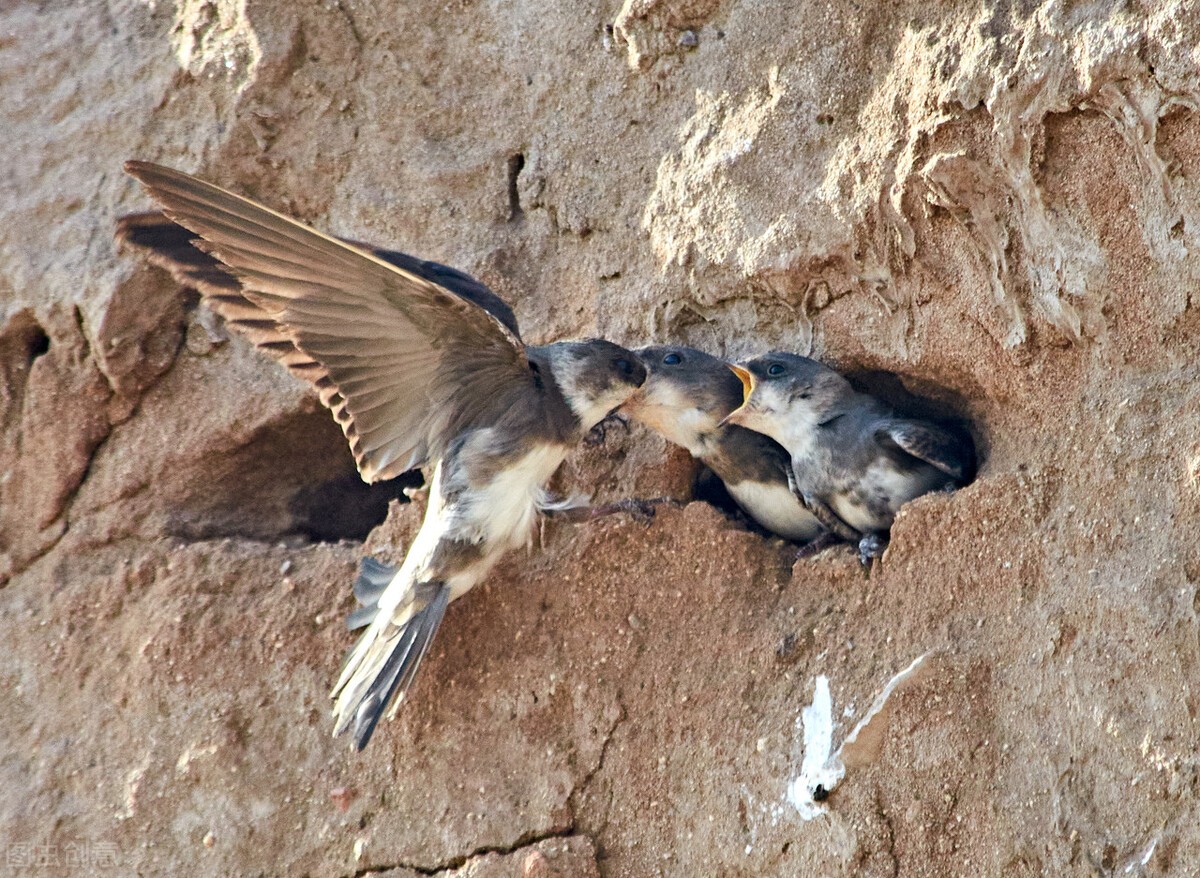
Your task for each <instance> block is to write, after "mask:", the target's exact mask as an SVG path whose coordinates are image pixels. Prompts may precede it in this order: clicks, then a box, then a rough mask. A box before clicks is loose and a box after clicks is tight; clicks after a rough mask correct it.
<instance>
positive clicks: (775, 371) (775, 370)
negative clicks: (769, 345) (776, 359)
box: [767, 363, 783, 376]
mask: <svg viewBox="0 0 1200 878" xmlns="http://www.w3.org/2000/svg"><path fill="white" fill-rule="evenodd" d="M767 374H768V375H771V376H775V375H782V374H783V366H781V365H779V364H778V363H772V364H771V368H769V369H767Z"/></svg>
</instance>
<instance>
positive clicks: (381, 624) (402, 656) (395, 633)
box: [331, 564, 450, 750]
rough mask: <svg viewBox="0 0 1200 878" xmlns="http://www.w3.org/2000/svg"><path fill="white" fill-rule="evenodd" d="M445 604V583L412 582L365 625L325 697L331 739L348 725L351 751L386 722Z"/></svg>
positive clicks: (426, 648) (447, 591)
mask: <svg viewBox="0 0 1200 878" xmlns="http://www.w3.org/2000/svg"><path fill="white" fill-rule="evenodd" d="M365 566H366V565H365V564H364V568H365ZM380 566H382V565H380ZM449 603H450V588H449V586H447V585H446V584H445V583H442V582H422V583H417V584H416V585H415V586H414V587H413V588H412V590H411V592H410V595H409V597H408V599H407V600H406V601H405V603H404V605H403V606H401V607H398V608H397V609H396V610H395V611H393V612H392V613H390V614H389V615H388V616H387V617H383V618H376V619H375V620H374V621H373V622H372V623H371V625H370V627H369V628H368V629H367V630H366V631H365V632H364V633H363V635H362V637H360V638H359V640H358V643H356V644H355V645H354V648H353V649H351V650H350V653H349V654H348V655H347V656H346V663H345V665H344V666H343V668H342V673H341V677H340V678H339V679H338V682H337V685H336V686H335V687H334V689H333V692H332V693H331V695H332V697H333V698H335V699H336V701H335V703H334V708H333V715H334V718H335V720H336V726H335V728H334V735H335V736H336V735H340V734H342V733H344V732H346V731H347V730H349V729H350V727H351V726H353V734H354V746H355V749H357V750H362V749H363V748H364V747H365V746H367V742H368V741H370V740H371V734H372V733H373V732H374V731H375V726H376V725H378V723H379V720H380V718H381V717H382V716H383V714H384V712H385V711H387V712H388V716H389V717H390V716H391V715H393V714H394V713H395V710H396V708H398V707H399V705H400V702H401V701H402V700H403V699H404V696H405V694H406V693H407V692H408V689H409V687H410V686H411V685H412V682H413V679H414V677H415V676H416V673H417V668H418V667H419V666H420V664H421V660H422V659H423V658H424V657H425V654H426V653H427V652H428V651H429V644H430V643H431V642H432V641H433V636H434V635H435V634H436V633H437V630H438V627H439V626H440V625H441V624H442V619H443V618H444V617H445V615H446V607H447V605H448V604H449ZM389 704H392V705H393V706H392V709H391V710H390V711H388V705H389Z"/></svg>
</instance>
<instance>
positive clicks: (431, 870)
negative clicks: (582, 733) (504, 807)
mask: <svg viewBox="0 0 1200 878" xmlns="http://www.w3.org/2000/svg"><path fill="white" fill-rule="evenodd" d="M617 707H618V712H617V716H616V718H615V719H614V720H613V721H612V723H611V725H609V727H608V730H607V731H606V732H605V733H604V741H603V742H602V743H601V744H600V755H599V756H598V757H597V759H596V764H595V765H594V766H592V768H591V769H589V770H588V772H587V773H586V774H585V775H584V776H583V777H582V778H581V779H580V780H579V782H578V783H576V784H575V786H574V787H573V788H572V790H571V792H570V794H569V795H568V796H567V808H568V811H569V812H570V819H569V821H568V822H567V825H566V826H563V827H560V828H558V829H549V830H545V831H542V832H538V831H529V832H525V833H522V834H521V835H520V836H518V837H517V839H516V840H515V841H513V842H511V843H509V844H507V845H483V846H480V847H477V848H474V849H472V850H471V851H469V852H467V853H465V854H460V855H459V856H456V857H451V858H450V859H448V860H444V861H442V862H440V863H437V864H435V865H422V864H420V863H406V862H403V861H396V862H394V863H387V864H383V865H373V866H369V867H367V868H364V869H358V870H356V871H354V872H351V873H349V874H347V875H344V876H342V878H367V876H369V875H374V874H377V873H380V872H386V871H388V870H390V869H408V870H409V871H411V872H416V873H417V874H418V875H440V874H442V873H445V872H453V871H454V870H456V869H461V868H462V867H463V866H465V865H466V864H467V863H469V862H470V861H471V860H474V859H476V858H478V857H484V856H487V855H488V854H499V855H500V856H508V855H510V854H515V853H518V852H519V851H521V850H523V849H525V848H528V847H532V846H534V845H536V844H539V843H540V842H543V841H549V840H551V839H556V838H585V839H588V840H589V841H592V842H593V844H594V843H595V838H594V834H593V833H589V832H584V831H579V830H577V821H578V815H577V807H578V806H577V800H578V798H579V797H580V796H581V795H583V794H584V793H586V792H587V790H588V787H589V786H590V785H591V783H592V780H593V779H594V778H595V777H596V775H597V774H599V773H600V771H601V770H602V769H603V768H604V761H605V758H606V757H607V755H608V748H609V745H610V744H611V743H612V739H613V736H614V735H615V734H616V731H617V728H618V727H619V726H620V725H621V723H623V722H624V721H625V720H626V719H627V718H628V711H626V709H625V703H624V701H623V700H622V699H621V698H620V696H618V697H617ZM607 824H608V815H607V813H606V814H605V819H604V826H607ZM600 831H601V832H602V831H603V827H601V830H600Z"/></svg>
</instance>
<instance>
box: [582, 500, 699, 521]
mask: <svg viewBox="0 0 1200 878" xmlns="http://www.w3.org/2000/svg"><path fill="white" fill-rule="evenodd" d="M667 503H672V504H675V505H679V501H678V500H675V499H672V498H671V497H652V498H650V499H648V500H639V499H636V498H631V499H628V500H617V501H616V502H613V503H605V504H603V505H602V506H592V507H591V508H590V509H589V513H590V514H589V515H588V518H589V519H593V520H594V519H597V518H604V517H605V516H608V515H616V514H617V513H621V512H624V513H626V514H627V515H629V517H630V518H632V519H633V520H634V521H640V522H642V523H643V524H648V523H649V522H651V521H653V520H654V514H655V512H656V511H657V510H656V508H655V507H658V506H662V505H664V504H667Z"/></svg>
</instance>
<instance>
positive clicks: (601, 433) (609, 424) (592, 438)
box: [583, 412, 629, 448]
mask: <svg viewBox="0 0 1200 878" xmlns="http://www.w3.org/2000/svg"><path fill="white" fill-rule="evenodd" d="M616 426H620V427H621V429H623V430H624V431H625V435H626V436H628V435H629V419H628V418H626V417H625V416H624V415H621V414H618V413H617V412H613V413H612V414H610V415H608V416H607V417H606V418H605V419H604V420H602V421H601V422H600V423H599V424H597V425H596V426H594V427H592V429H591V430H589V431H588V434H587V435H586V436H584V437H583V444H584V445H587V446H588V447H589V448H591V447H595V446H597V445H603V444H604V443H605V441H606V440H607V439H608V431H609V430H610V429H612V428H613V427H616Z"/></svg>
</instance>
